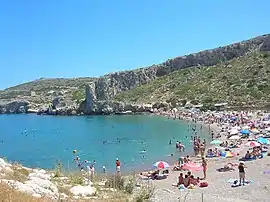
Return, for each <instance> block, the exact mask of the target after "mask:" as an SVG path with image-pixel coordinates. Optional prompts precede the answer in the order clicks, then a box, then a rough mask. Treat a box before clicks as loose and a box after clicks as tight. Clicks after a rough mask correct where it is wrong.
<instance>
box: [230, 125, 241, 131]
mask: <svg viewBox="0 0 270 202" xmlns="http://www.w3.org/2000/svg"><path fill="white" fill-rule="evenodd" d="M231 130H241V127H240V126H234V127H232V128H231Z"/></svg>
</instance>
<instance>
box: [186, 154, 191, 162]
mask: <svg viewBox="0 0 270 202" xmlns="http://www.w3.org/2000/svg"><path fill="white" fill-rule="evenodd" d="M186 160H187V163H190V162H191V160H190V157H189V155H187V158H186Z"/></svg>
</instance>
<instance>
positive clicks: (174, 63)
mask: <svg viewBox="0 0 270 202" xmlns="http://www.w3.org/2000/svg"><path fill="white" fill-rule="evenodd" d="M251 51H270V35H269V34H268V35H263V36H259V37H256V38H253V39H250V40H247V41H242V42H239V43H235V44H232V45H228V46H224V47H220V48H216V49H213V50H206V51H202V52H199V53H195V54H190V55H186V56H182V57H177V58H174V59H170V60H167V61H166V62H164V63H162V64H159V65H153V66H150V67H147V68H141V69H137V70H131V71H123V72H116V73H112V74H108V75H105V76H103V77H100V78H99V79H97V80H96V81H95V96H96V98H97V100H110V99H112V98H113V97H114V96H115V95H116V94H117V93H118V92H121V91H125V90H130V89H132V88H135V87H136V86H138V85H141V84H145V83H148V82H150V81H152V80H154V79H155V78H157V77H161V76H164V75H166V74H169V73H171V72H174V71H176V70H179V69H183V68H188V67H192V66H213V65H216V64H217V63H219V62H222V61H227V60H231V59H233V58H236V57H240V56H243V55H245V54H246V53H248V52H251Z"/></svg>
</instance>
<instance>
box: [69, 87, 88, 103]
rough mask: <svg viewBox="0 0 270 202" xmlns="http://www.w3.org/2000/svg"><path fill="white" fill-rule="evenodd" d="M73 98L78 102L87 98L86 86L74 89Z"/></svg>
mask: <svg viewBox="0 0 270 202" xmlns="http://www.w3.org/2000/svg"><path fill="white" fill-rule="evenodd" d="M72 99H73V100H76V101H77V103H80V102H81V101H82V100H84V99H85V90H84V88H83V89H78V90H75V91H73V93H72Z"/></svg>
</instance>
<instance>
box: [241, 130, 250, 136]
mask: <svg viewBox="0 0 270 202" xmlns="http://www.w3.org/2000/svg"><path fill="white" fill-rule="evenodd" d="M240 133H242V134H243V135H249V133H250V132H249V130H241V131H240Z"/></svg>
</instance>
